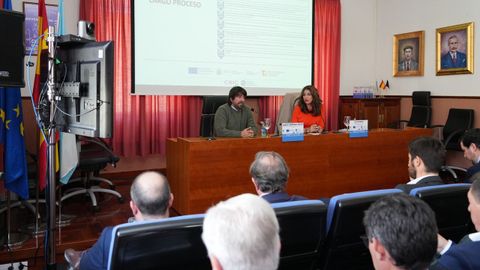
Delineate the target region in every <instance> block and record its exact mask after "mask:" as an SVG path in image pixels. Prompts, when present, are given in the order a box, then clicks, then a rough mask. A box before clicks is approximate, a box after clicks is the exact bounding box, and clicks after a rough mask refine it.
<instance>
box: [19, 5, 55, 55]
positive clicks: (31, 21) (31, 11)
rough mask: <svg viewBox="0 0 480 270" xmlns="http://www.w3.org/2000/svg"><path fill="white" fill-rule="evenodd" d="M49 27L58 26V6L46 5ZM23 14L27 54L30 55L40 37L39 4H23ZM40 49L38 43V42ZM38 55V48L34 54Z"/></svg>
mask: <svg viewBox="0 0 480 270" xmlns="http://www.w3.org/2000/svg"><path fill="white" fill-rule="evenodd" d="M45 7H46V9H47V18H48V25H49V26H56V24H57V17H58V15H57V14H58V6H56V5H45ZM23 14H25V54H26V55H28V54H30V50H31V49H32V46H33V43H34V42H35V40H36V39H37V37H38V3H31V2H23ZM37 47H38V41H37ZM32 55H37V48H35V50H34V51H33V52H32Z"/></svg>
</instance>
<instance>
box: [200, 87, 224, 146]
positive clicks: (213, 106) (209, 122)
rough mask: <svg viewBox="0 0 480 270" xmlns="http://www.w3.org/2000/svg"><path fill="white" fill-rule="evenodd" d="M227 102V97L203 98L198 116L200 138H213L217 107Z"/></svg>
mask: <svg viewBox="0 0 480 270" xmlns="http://www.w3.org/2000/svg"><path fill="white" fill-rule="evenodd" d="M227 102H228V96H204V97H203V106H202V115H201V116H200V136H202V137H210V136H213V122H214V120H215V112H216V111H217V109H218V107H220V106H222V105H223V104H225V103H227Z"/></svg>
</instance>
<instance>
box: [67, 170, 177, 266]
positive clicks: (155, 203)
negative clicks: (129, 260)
mask: <svg viewBox="0 0 480 270" xmlns="http://www.w3.org/2000/svg"><path fill="white" fill-rule="evenodd" d="M130 196H131V201H130V208H131V210H132V213H133V216H134V218H135V221H143V220H153V219H162V218H168V216H169V211H168V209H169V208H170V207H171V206H172V203H173V194H172V193H170V186H169V185H168V181H167V178H166V177H165V176H163V175H161V174H159V173H157V172H144V173H142V174H140V175H139V176H137V177H136V178H135V180H134V181H133V184H132V186H131V188H130ZM112 230H113V227H111V226H109V227H106V228H105V229H103V232H102V234H101V235H100V237H99V238H98V241H97V242H96V243H95V244H94V245H93V246H92V247H91V248H90V249H88V250H85V251H83V252H81V253H80V252H77V251H73V250H71V249H67V250H65V258H66V260H67V262H68V263H69V264H70V266H71V267H72V268H73V269H78V267H79V266H80V269H82V270H88V269H92V270H94V269H107V263H108V253H109V250H110V241H111V239H112Z"/></svg>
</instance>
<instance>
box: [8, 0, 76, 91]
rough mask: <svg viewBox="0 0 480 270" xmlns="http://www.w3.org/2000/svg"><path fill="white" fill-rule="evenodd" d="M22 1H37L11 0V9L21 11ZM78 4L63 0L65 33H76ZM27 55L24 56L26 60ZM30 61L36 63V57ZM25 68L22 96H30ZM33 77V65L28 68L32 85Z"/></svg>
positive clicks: (49, 0) (48, 0)
mask: <svg viewBox="0 0 480 270" xmlns="http://www.w3.org/2000/svg"><path fill="white" fill-rule="evenodd" d="M23 2H37V3H38V0H27V1H18V0H13V1H12V8H13V10H16V11H19V12H23ZM45 3H46V4H52V5H58V0H45ZM79 4H80V0H64V1H63V11H64V23H65V34H76V33H77V22H78V15H79V14H78V13H79ZM27 58H28V55H27V56H26V57H25V61H27ZM30 62H33V63H36V62H37V57H36V56H32V58H31V59H30ZM27 74H28V73H27V70H26V69H25V88H22V96H30V91H28V89H27V88H26V87H27V81H26V80H27V79H28V78H27ZM34 77H35V66H33V67H31V68H30V84H31V87H33V79H34Z"/></svg>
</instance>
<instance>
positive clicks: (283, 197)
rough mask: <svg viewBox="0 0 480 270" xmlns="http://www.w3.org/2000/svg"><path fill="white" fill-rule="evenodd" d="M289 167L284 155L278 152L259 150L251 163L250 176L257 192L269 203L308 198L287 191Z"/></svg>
mask: <svg viewBox="0 0 480 270" xmlns="http://www.w3.org/2000/svg"><path fill="white" fill-rule="evenodd" d="M288 175H289V169H288V166H287V163H286V162H285V160H284V159H283V157H282V156H281V155H280V154H278V153H276V152H273V151H272V152H263V151H261V152H258V153H257V154H256V155H255V160H254V161H253V162H252V164H251V165H250V176H252V182H253V185H254V186H255V190H256V191H257V194H258V195H259V196H261V197H262V198H264V199H265V200H267V201H268V202H269V203H276V202H286V201H299V200H306V198H305V197H302V196H295V195H293V196H290V195H288V193H287V192H286V191H285V189H286V186H287V181H288Z"/></svg>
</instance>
